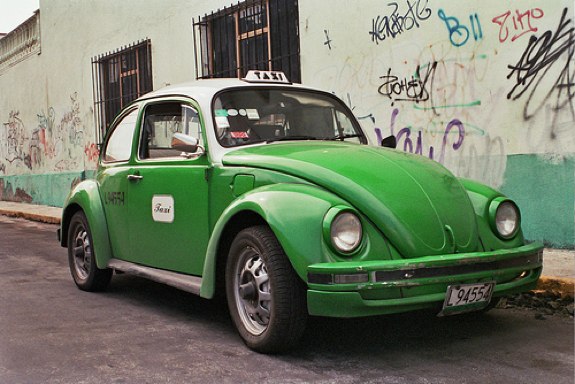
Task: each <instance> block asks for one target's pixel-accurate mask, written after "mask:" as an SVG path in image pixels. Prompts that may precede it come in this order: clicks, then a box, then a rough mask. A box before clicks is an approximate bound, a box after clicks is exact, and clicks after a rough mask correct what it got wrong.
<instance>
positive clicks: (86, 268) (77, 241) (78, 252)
mask: <svg viewBox="0 0 575 384" xmlns="http://www.w3.org/2000/svg"><path fill="white" fill-rule="evenodd" d="M72 252H73V253H74V269H75V270H76V274H77V275H78V277H79V278H80V279H82V280H85V279H87V278H88V274H89V273H90V268H91V264H92V247H91V245H90V238H89V237H88V232H87V231H86V229H85V228H84V227H79V228H78V230H77V231H76V236H75V237H74V248H73V250H72Z"/></svg>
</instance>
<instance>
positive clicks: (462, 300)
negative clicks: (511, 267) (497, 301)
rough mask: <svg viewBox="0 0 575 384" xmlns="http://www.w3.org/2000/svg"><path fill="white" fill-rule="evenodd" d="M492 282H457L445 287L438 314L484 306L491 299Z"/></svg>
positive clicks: (467, 310)
mask: <svg viewBox="0 0 575 384" xmlns="http://www.w3.org/2000/svg"><path fill="white" fill-rule="evenodd" d="M494 287H495V283H494V282H489V283H480V284H459V285H450V286H449V287H447V295H446V296H445V301H444V302H443V310H442V311H441V313H440V315H450V314H455V313H461V312H469V311H475V310H478V309H481V308H484V307H485V306H487V304H489V302H490V301H491V294H492V293H493V288H494Z"/></svg>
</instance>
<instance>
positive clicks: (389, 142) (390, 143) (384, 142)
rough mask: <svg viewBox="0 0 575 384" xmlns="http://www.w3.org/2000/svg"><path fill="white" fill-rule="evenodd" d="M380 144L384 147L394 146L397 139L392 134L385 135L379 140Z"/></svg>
mask: <svg viewBox="0 0 575 384" xmlns="http://www.w3.org/2000/svg"><path fill="white" fill-rule="evenodd" d="M381 146H382V147H386V148H396V147H397V139H396V138H395V136H393V135H391V136H387V137H386V138H385V139H383V140H381Z"/></svg>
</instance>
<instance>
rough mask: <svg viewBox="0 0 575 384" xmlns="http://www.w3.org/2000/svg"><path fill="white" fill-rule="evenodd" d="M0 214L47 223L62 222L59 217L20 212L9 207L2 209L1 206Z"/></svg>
mask: <svg viewBox="0 0 575 384" xmlns="http://www.w3.org/2000/svg"><path fill="white" fill-rule="evenodd" d="M0 215H4V216H8V217H17V218H20V219H27V220H32V221H38V222H41V223H46V224H60V221H61V220H60V218H59V217H53V216H48V215H43V214H41V213H30V212H19V211H13V210H9V209H1V208H0Z"/></svg>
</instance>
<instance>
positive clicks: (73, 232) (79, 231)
mask: <svg viewBox="0 0 575 384" xmlns="http://www.w3.org/2000/svg"><path fill="white" fill-rule="evenodd" d="M92 244H93V241H92V232H91V231H90V226H89V225H88V220H87V219H86V215H85V214H84V212H82V211H78V212H76V213H75V214H74V216H72V219H71V220H70V225H69V227H68V264H69V266H70V272H71V274H72V277H73V278H74V282H75V283H76V286H78V288H80V289H81V290H83V291H89V292H96V291H103V290H105V289H106V288H107V287H108V284H109V283H110V279H111V278H112V273H113V271H112V270H111V269H100V268H98V266H97V265H96V255H95V254H94V248H93V247H92Z"/></svg>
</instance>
